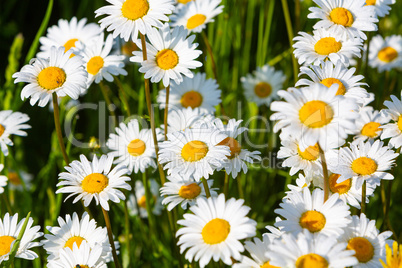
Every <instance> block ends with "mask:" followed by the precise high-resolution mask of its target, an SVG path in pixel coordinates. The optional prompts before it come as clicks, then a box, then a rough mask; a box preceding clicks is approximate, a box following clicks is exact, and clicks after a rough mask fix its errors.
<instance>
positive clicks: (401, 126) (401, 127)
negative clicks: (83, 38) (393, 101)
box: [0, 115, 402, 136]
mask: <svg viewBox="0 0 402 268" xmlns="http://www.w3.org/2000/svg"><path fill="white" fill-rule="evenodd" d="M397 125H398V128H399V130H400V131H401V132H402V115H400V116H399V118H398V123H397ZM0 136H1V135H0Z"/></svg>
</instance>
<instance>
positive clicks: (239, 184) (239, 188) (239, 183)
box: [236, 176, 244, 199]
mask: <svg viewBox="0 0 402 268" xmlns="http://www.w3.org/2000/svg"><path fill="white" fill-rule="evenodd" d="M242 178H243V176H240V177H237V178H236V181H237V188H238V191H239V198H241V199H244V191H243V185H242V184H241V179H242Z"/></svg>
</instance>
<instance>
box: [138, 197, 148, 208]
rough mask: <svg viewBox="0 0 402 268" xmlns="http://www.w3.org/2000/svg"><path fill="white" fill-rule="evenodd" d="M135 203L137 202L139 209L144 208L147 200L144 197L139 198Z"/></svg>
mask: <svg viewBox="0 0 402 268" xmlns="http://www.w3.org/2000/svg"><path fill="white" fill-rule="evenodd" d="M137 202H138V206H139V207H140V208H146V207H147V199H146V197H145V195H143V196H141V198H140V199H138V201H137Z"/></svg>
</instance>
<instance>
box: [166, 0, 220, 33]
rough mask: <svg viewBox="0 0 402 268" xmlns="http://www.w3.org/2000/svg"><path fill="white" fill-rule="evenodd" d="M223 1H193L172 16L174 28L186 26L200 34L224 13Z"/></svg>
mask: <svg viewBox="0 0 402 268" xmlns="http://www.w3.org/2000/svg"><path fill="white" fill-rule="evenodd" d="M221 2H222V0H203V1H191V2H189V3H188V4H186V5H184V6H183V7H181V8H178V9H176V11H175V12H174V13H173V14H172V15H171V16H170V19H171V21H172V22H171V23H172V27H177V26H184V28H185V29H187V30H188V31H190V32H194V33H200V32H201V31H202V30H204V29H205V27H206V26H207V24H208V23H210V22H213V21H214V18H215V17H216V16H218V15H219V14H221V13H222V11H223V6H222V5H220V4H221Z"/></svg>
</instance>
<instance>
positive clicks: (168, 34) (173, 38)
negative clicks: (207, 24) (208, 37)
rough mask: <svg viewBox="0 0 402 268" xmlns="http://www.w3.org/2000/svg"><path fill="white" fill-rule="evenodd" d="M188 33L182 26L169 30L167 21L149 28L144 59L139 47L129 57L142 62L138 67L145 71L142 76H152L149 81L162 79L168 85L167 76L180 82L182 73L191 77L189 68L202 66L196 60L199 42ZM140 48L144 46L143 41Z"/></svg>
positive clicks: (177, 82) (199, 53) (198, 52)
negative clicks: (138, 49) (157, 27)
mask: <svg viewBox="0 0 402 268" xmlns="http://www.w3.org/2000/svg"><path fill="white" fill-rule="evenodd" d="M127 1H128V0H127ZM133 1H138V0H133ZM187 34H188V32H187V30H185V29H184V28H183V27H176V28H174V29H173V30H171V28H170V26H169V24H168V23H165V24H164V25H163V27H162V28H160V29H159V30H158V29H156V28H152V30H151V31H150V32H149V33H148V35H147V37H148V40H149V42H150V43H148V42H147V43H146V46H147V47H146V48H147V54H148V56H147V60H146V61H144V60H143V56H142V51H134V52H133V54H134V56H133V57H131V58H130V61H132V62H139V63H141V68H140V69H139V71H140V72H141V73H144V74H145V75H144V77H145V78H146V79H148V78H151V82H152V83H158V82H159V81H161V80H162V81H163V85H164V86H165V87H167V86H169V85H170V80H173V81H175V82H176V84H180V83H181V82H183V75H185V76H187V77H189V78H193V76H194V75H193V73H192V72H191V71H190V69H195V68H197V67H200V66H202V63H201V62H199V61H196V60H195V59H196V58H198V56H199V55H201V53H202V51H201V50H196V48H197V47H198V43H193V42H194V39H195V35H192V36H189V37H187ZM138 45H139V46H140V44H138ZM140 48H141V50H142V49H143V48H142V45H141V46H140Z"/></svg>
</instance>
